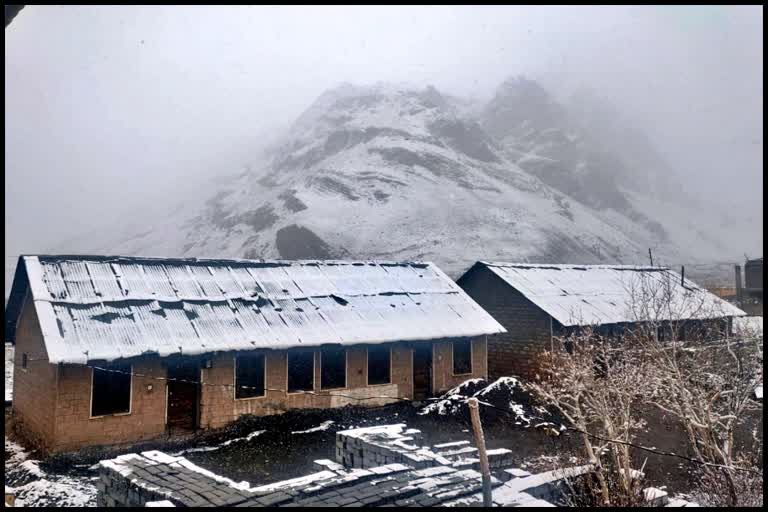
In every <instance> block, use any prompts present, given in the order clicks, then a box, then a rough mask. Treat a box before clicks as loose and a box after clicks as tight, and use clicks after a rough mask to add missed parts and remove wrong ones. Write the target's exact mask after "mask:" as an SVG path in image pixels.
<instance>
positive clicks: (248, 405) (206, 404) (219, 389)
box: [200, 343, 413, 428]
mask: <svg viewBox="0 0 768 512" xmlns="http://www.w3.org/2000/svg"><path fill="white" fill-rule="evenodd" d="M389 346H390V347H391V349H392V364H391V381H390V383H389V384H381V385H375V386H369V385H367V382H368V375H367V372H368V359H367V349H366V347H365V345H356V346H350V347H348V348H347V375H346V383H347V385H346V387H344V388H339V389H332V390H322V389H321V386H320V375H321V366H320V364H321V357H320V352H319V350H318V351H316V352H315V369H314V388H315V389H314V391H315V392H322V394H321V395H313V394H308V393H287V392H285V391H283V390H285V389H287V387H288V369H287V353H286V351H284V350H265V351H263V352H264V354H265V358H266V374H265V375H266V382H265V387H266V388H267V391H266V393H265V395H264V396H262V397H255V398H246V399H237V400H236V399H235V396H234V388H232V387H231V385H233V384H234V378H235V373H234V372H235V354H234V353H227V354H220V355H217V356H215V357H214V358H213V359H212V367H211V368H207V369H204V370H203V371H202V379H203V381H204V382H206V383H211V384H221V385H220V386H203V387H202V390H201V401H200V408H201V413H200V423H201V426H202V427H204V428H218V427H222V426H225V425H227V424H228V423H230V422H232V421H234V420H236V419H237V418H239V417H240V416H242V415H245V414H253V415H257V416H265V415H270V414H278V413H281V412H284V411H287V410H289V409H297V408H299V409H300V408H320V409H327V408H334V407H343V406H345V405H348V404H353V405H365V406H378V405H385V404H387V403H392V402H394V401H396V399H397V398H409V397H411V396H412V394H413V370H412V367H411V362H412V358H411V349H410V346H409V345H408V344H405V343H391V344H389ZM225 385H226V386H225ZM342 395H346V396H342ZM374 395H375V396H379V397H382V398H378V399H373V400H364V401H360V400H355V399H354V398H349V397H359V398H364V397H369V396H374ZM389 397H391V398H389Z"/></svg>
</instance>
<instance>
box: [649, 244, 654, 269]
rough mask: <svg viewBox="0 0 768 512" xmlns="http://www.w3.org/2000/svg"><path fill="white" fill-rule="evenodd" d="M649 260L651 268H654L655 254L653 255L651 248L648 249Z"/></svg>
mask: <svg viewBox="0 0 768 512" xmlns="http://www.w3.org/2000/svg"><path fill="white" fill-rule="evenodd" d="M648 258H649V259H650V260H651V266H653V254H651V248H650V247H649V248H648Z"/></svg>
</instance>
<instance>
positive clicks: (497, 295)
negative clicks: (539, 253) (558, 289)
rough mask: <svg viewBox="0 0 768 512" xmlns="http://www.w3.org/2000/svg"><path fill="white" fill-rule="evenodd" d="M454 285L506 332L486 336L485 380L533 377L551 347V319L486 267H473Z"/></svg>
mask: <svg viewBox="0 0 768 512" xmlns="http://www.w3.org/2000/svg"><path fill="white" fill-rule="evenodd" d="M457 283H458V285H459V286H461V287H462V288H463V289H464V291H466V292H467V294H468V295H469V296H470V297H472V299H473V300H474V301H475V302H477V303H478V304H480V306H481V307H482V308H483V309H485V310H486V311H487V312H488V313H490V315H491V316H492V317H493V318H495V319H496V321H497V322H499V323H500V324H501V325H503V326H504V328H505V329H506V330H507V332H506V333H504V334H494V335H492V336H488V378H489V379H497V378H499V377H504V376H511V375H517V376H521V377H524V378H528V379H529V378H532V377H533V376H534V375H535V374H536V371H537V366H538V365H537V358H538V356H539V354H540V353H541V352H542V351H544V350H548V349H550V348H551V343H552V336H551V333H552V327H553V326H552V319H551V317H550V316H549V315H548V314H547V313H545V312H544V311H543V310H541V309H540V308H539V307H538V306H536V305H535V304H534V303H533V302H531V301H530V300H528V299H526V298H525V297H524V296H523V295H522V294H521V293H520V292H518V291H517V290H515V289H514V288H512V287H511V286H509V285H508V284H507V283H505V282H504V281H503V280H502V279H501V278H500V277H498V276H496V275H495V274H494V273H493V272H491V271H490V270H488V269H487V268H485V267H482V266H476V267H474V268H473V269H471V270H470V271H469V272H467V274H465V275H464V276H462V277H461V279H459V280H458V282H457Z"/></svg>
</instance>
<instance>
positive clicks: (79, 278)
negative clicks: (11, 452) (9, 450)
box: [5, 256, 504, 453]
mask: <svg viewBox="0 0 768 512" xmlns="http://www.w3.org/2000/svg"><path fill="white" fill-rule="evenodd" d="M5 329H6V330H5V335H6V340H8V341H10V342H13V343H15V345H16V349H15V356H14V359H15V360H14V365H15V372H14V397H13V413H14V421H15V422H16V424H17V429H18V430H19V431H20V432H21V433H22V434H23V435H24V436H25V437H26V438H27V439H28V440H29V441H30V442H32V443H34V444H36V445H38V446H40V447H41V448H42V450H43V451H45V452H49V453H50V452H60V451H68V450H75V449H79V448H81V447H84V446H88V445H112V444H122V443H131V442H135V441H139V440H146V439H152V438H158V437H161V436H164V435H167V434H173V433H175V432H177V431H190V430H195V429H199V428H217V427H221V426H224V425H226V424H227V423H229V422H231V421H233V420H235V419H237V418H238V417H239V416H241V415H244V414H254V415H266V414H273V413H279V412H282V411H285V410H287V409H291V408H327V407H340V406H344V405H347V404H350V403H353V404H365V405H383V404H385V403H390V402H392V401H395V400H397V399H398V398H409V399H410V398H416V399H419V398H423V397H426V396H428V395H432V394H434V393H438V392H440V391H442V390H445V389H448V388H450V387H452V386H454V385H456V384H458V383H460V382H462V381H464V380H466V379H468V378H475V377H486V374H487V358H486V342H485V339H484V336H485V335H488V334H493V333H499V332H503V331H504V329H503V327H502V326H501V325H499V324H498V323H497V322H496V321H495V320H494V319H493V318H492V317H491V316H490V315H489V314H488V313H486V312H485V311H484V310H483V309H482V308H480V307H479V306H478V305H477V304H476V303H475V302H474V301H472V299H470V298H469V297H468V296H467V295H466V293H464V292H463V291H462V290H461V288H459V287H458V286H457V285H456V284H455V283H454V282H453V281H451V280H450V279H449V278H448V277H447V276H446V275H445V274H444V273H443V272H442V271H440V269H438V268H437V267H435V266H434V265H432V264H430V263H375V262H321V261H292V262H281V261H274V262H263V261H262V262H260V261H250V260H197V259H154V258H128V257H107V256H22V257H21V258H20V260H19V264H18V267H17V270H16V274H15V277H14V281H13V287H12V290H11V293H10V298H9V301H8V305H7V306H6V327H5ZM166 379H167V380H166ZM370 397H376V398H375V399H372V400H364V401H357V400H356V398H370Z"/></svg>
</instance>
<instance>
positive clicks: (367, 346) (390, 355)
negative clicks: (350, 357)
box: [365, 345, 393, 387]
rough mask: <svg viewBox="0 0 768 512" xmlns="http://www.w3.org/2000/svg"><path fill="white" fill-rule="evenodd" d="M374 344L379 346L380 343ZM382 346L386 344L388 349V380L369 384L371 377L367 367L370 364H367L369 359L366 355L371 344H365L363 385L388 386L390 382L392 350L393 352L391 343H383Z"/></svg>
mask: <svg viewBox="0 0 768 512" xmlns="http://www.w3.org/2000/svg"><path fill="white" fill-rule="evenodd" d="M376 346H377V347H381V346H382V345H376ZM383 346H386V347H387V348H388V349H389V380H388V382H383V383H379V384H371V379H370V377H371V375H370V372H369V371H368V370H369V368H370V366H369V361H370V359H369V357H368V355H369V352H370V349H371V345H366V347H365V385H366V387H374V386H389V385H391V384H392V352H393V350H392V345H383Z"/></svg>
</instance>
